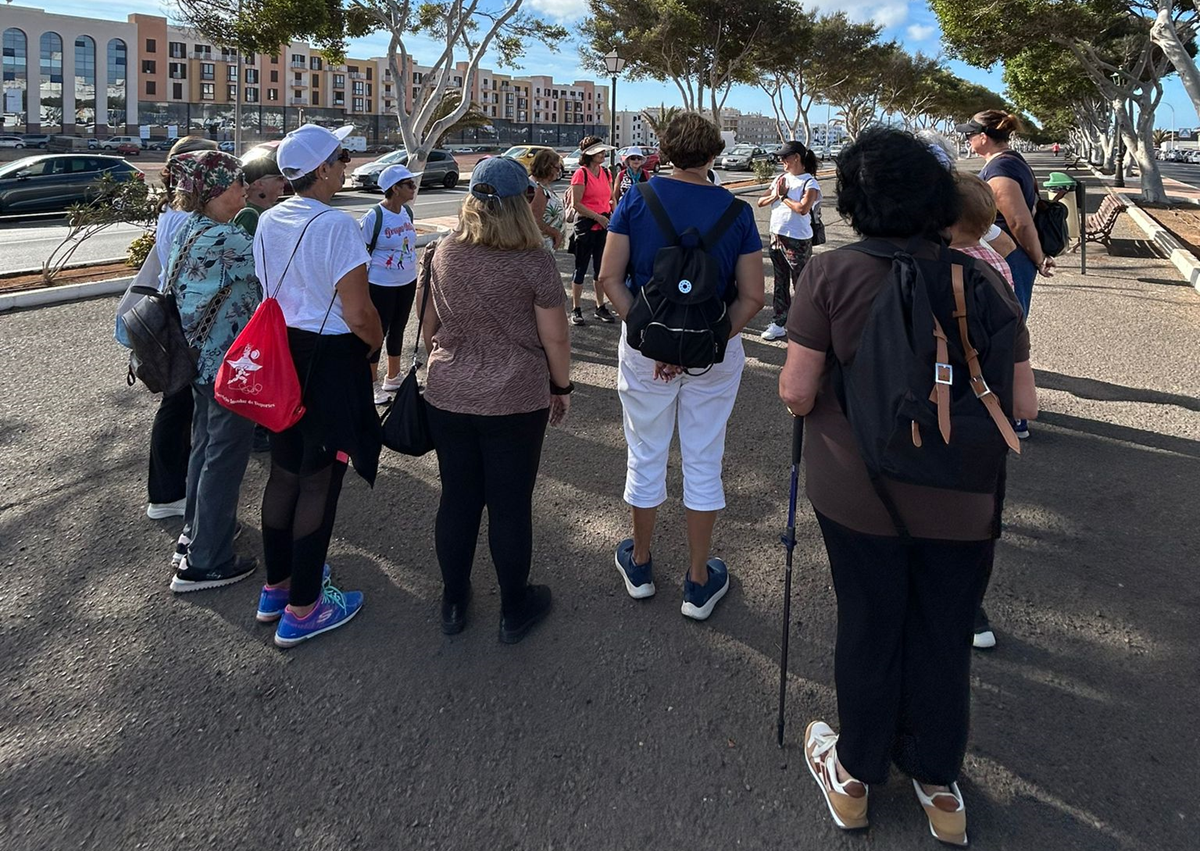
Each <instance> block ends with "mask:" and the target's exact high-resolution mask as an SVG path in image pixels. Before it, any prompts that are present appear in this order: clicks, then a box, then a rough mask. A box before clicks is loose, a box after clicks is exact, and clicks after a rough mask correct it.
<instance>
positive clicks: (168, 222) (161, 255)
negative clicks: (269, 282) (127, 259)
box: [146, 136, 217, 564]
mask: <svg viewBox="0 0 1200 851" xmlns="http://www.w3.org/2000/svg"><path fill="white" fill-rule="evenodd" d="M216 149H217V143H216V142H214V141H212V140H211V139H205V138H204V137H203V136H185V137H183V138H182V139H180V140H179V141H178V142H176V143H175V144H174V145H172V146H171V150H170V152H169V153H168V154H167V162H166V165H165V166H164V167H163V173H162V181H163V190H164V191H163V196H162V202H161V204H160V206H159V214H158V224H157V225H156V226H155V228H154V252H155V260H156V261H157V262H158V265H159V268H161V269H162V270H163V271H162V273H161V274H160V275H159V279H158V286H159V289H162V288H163V286H165V285H166V269H167V264H168V263H169V262H170V259H171V247H172V245H173V239H174V237H175V234H176V233H178V231H179V228H180V227H181V226H182V225H183V223H184V222H185V221H187V218H188V216H189V215H190V214H189V213H186V212H184V211H183V210H176V209H175V208H174V207H172V206H171V201H172V199H173V198H174V197H175V187H174V178H173V176H172V173H171V169H170V164H171V159H172V158H173V157H177V156H179V155H180V154H186V153H188V152H191V151H215V150H216ZM192 412H193V401H192V388H191V387H184V388H182V389H181V390H178V391H176V392H175V393H164V394H163V397H162V399H161V401H159V403H158V410H157V412H155V414H154V424H153V425H152V426H151V428H150V471H149V474H148V476H147V479H146V487H147V490H148V492H149V497H150V501H149V505H147V506H146V516H147V517H149V518H150V519H151V520H163V519H166V518H168V517H182V516H183V513H184V511H185V510H186V508H187V499H186V497H187V469H188V458H189V457H191V453H192ZM174 563H175V564H178V561H177V560H176V561H175V562H174Z"/></svg>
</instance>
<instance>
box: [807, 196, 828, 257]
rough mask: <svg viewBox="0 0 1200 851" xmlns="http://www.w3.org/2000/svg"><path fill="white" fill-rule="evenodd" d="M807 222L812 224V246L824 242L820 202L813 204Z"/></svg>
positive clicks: (823, 225) (823, 223) (823, 224)
mask: <svg viewBox="0 0 1200 851" xmlns="http://www.w3.org/2000/svg"><path fill="white" fill-rule="evenodd" d="M809 222H810V224H811V225H812V244H813V246H817V245H824V244H825V222H824V220H823V219H822V218H821V202H820V201H818V202H817V203H815V204H813V208H812V211H811V212H810V213H809Z"/></svg>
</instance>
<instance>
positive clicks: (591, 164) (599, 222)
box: [571, 136, 616, 325]
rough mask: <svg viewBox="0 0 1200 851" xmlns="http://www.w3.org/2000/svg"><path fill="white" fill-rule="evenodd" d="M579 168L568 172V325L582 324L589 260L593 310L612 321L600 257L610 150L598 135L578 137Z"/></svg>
mask: <svg viewBox="0 0 1200 851" xmlns="http://www.w3.org/2000/svg"><path fill="white" fill-rule="evenodd" d="M579 150H580V154H579V168H578V169H577V170H576V171H575V174H573V175H571V207H572V208H573V209H574V210H575V275H574V277H573V278H572V280H571V324H572V325H583V324H584V322H583V279H584V278H585V277H586V276H587V268H588V263H589V262H590V263H591V265H592V283H593V284H594V285H595V288H596V312H595V314H594V316H595V317H596V318H597V319H599V320H600V321H601V322H615V321H616V320H615V319H614V318H613V315H612V312H611V311H610V310H609V309H608V307H607V306H606V305H605V304H604V290H603V289H602V288H601V287H600V258H602V257H603V256H604V242H605V239H606V238H607V237H608V217H609V216H610V215H611V214H612V188H613V187H612V175H611V174H610V173H609V171H608V169H607V168H605V167H604V155H605V154H607V153H608V152H609V151H611V150H613V146H612V145H606V144H604V142H602V141H601V140H600V137H599V136H585V137H583V138H582V139H580V140H579Z"/></svg>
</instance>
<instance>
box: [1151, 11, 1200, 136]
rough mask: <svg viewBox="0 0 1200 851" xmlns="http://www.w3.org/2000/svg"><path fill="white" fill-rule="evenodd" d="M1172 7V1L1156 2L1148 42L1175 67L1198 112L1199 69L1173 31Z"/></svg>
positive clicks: (1199, 105) (1199, 92)
mask: <svg viewBox="0 0 1200 851" xmlns="http://www.w3.org/2000/svg"><path fill="white" fill-rule="evenodd" d="M1174 6H1175V3H1174V2H1173V0H1158V14H1157V15H1156V16H1155V18H1154V23H1153V24H1152V25H1151V27H1150V40H1151V41H1153V42H1154V43H1155V44H1157V45H1158V46H1159V47H1160V48H1161V49H1162V52H1163V55H1165V56H1166V57H1167V59H1168V60H1170V62H1171V65H1173V66H1174V67H1175V70H1176V71H1177V72H1178V73H1179V79H1180V81H1181V82H1182V83H1183V88H1184V90H1185V91H1186V92H1187V95H1188V97H1189V98H1191V100H1192V106H1193V107H1195V108H1196V111H1197V112H1200V69H1197V68H1196V60H1194V59H1192V57H1190V56H1188V53H1187V49H1186V48H1185V47H1184V46H1183V42H1182V41H1180V39H1179V33H1178V32H1177V31H1176V30H1175V22H1174V21H1173V20H1172V17H1171V14H1172V12H1173V11H1174ZM1172 129H1174V128H1172Z"/></svg>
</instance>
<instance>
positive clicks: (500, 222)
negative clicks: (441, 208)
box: [453, 192, 543, 251]
mask: <svg viewBox="0 0 1200 851" xmlns="http://www.w3.org/2000/svg"><path fill="white" fill-rule="evenodd" d="M453 237H454V239H456V240H458V241H459V242H464V243H467V244H471V245H485V246H487V247H488V248H499V249H500V250H501V251H532V250H533V249H535V248H541V247H542V246H543V242H542V232H541V230H539V229H538V226H537V220H536V219H534V217H533V210H532V209H531V208H530V206H529V202H528V201H526V200H525V195H524V193H522V194H521V195H514V196H512V197H511V198H486V199H485V198H477V197H475V195H473V194H471V193H470V192H468V193H467V197H466V198H464V199H463V205H462V210H460V211H459V214H458V230H456V231H455V232H454V234H453Z"/></svg>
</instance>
